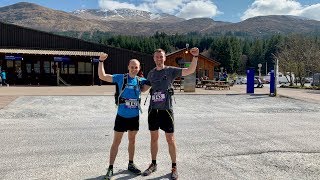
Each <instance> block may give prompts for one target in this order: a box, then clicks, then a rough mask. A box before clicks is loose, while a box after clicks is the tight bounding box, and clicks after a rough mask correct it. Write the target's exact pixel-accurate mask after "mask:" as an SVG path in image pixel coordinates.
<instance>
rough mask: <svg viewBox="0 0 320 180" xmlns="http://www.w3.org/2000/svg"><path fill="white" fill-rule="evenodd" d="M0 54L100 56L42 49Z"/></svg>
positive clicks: (5, 51) (16, 50)
mask: <svg viewBox="0 0 320 180" xmlns="http://www.w3.org/2000/svg"><path fill="white" fill-rule="evenodd" d="M0 53H12V54H39V55H59V56H62V55H66V56H100V54H101V53H102V52H93V51H63V50H43V49H0Z"/></svg>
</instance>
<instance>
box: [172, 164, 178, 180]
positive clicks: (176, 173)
mask: <svg viewBox="0 0 320 180" xmlns="http://www.w3.org/2000/svg"><path fill="white" fill-rule="evenodd" d="M171 179H172V180H176V179H178V171H177V167H173V168H172V170H171Z"/></svg>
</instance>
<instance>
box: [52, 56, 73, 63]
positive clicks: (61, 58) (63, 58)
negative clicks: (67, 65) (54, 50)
mask: <svg viewBox="0 0 320 180" xmlns="http://www.w3.org/2000/svg"><path fill="white" fill-rule="evenodd" d="M53 61H54V62H69V61H70V58H69V57H65V56H58V57H53Z"/></svg>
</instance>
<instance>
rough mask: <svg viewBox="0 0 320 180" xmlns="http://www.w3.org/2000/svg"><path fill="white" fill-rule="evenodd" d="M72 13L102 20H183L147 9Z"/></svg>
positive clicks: (97, 10) (78, 11)
mask: <svg viewBox="0 0 320 180" xmlns="http://www.w3.org/2000/svg"><path fill="white" fill-rule="evenodd" d="M72 14H74V15H76V16H78V17H81V18H84V19H94V20H104V21H127V22H130V21H132V22H158V23H159V22H161V23H175V22H181V21H184V20H185V19H183V18H178V17H176V16H173V15H170V14H166V13H161V14H154V13H151V12H147V11H141V10H135V9H125V8H122V9H115V10H100V9H82V10H76V11H73V12H72Z"/></svg>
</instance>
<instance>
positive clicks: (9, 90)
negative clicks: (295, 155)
mask: <svg viewBox="0 0 320 180" xmlns="http://www.w3.org/2000/svg"><path fill="white" fill-rule="evenodd" d="M114 90H115V87H114V86H112V85H105V86H68V87H65V86H60V87H57V86H40V87H37V86H36V87H30V86H27V87H26V86H10V87H1V88H0V108H3V107H4V106H6V105H7V104H8V102H10V100H11V101H12V100H14V99H15V98H16V97H18V96H48V95H51V96H97V95H98V96H100V95H113V94H114ZM175 92H176V94H203V95H205V94H225V95H237V94H246V85H235V86H233V87H231V89H230V90H205V89H204V88H196V92H192V93H185V92H183V91H179V90H176V91H175ZM144 94H146V93H144ZM255 94H269V87H267V86H266V87H264V88H255ZM278 95H279V97H287V98H293V99H299V100H303V101H308V102H314V103H320V91H319V90H306V89H291V88H278ZM7 96H9V97H7Z"/></svg>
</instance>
